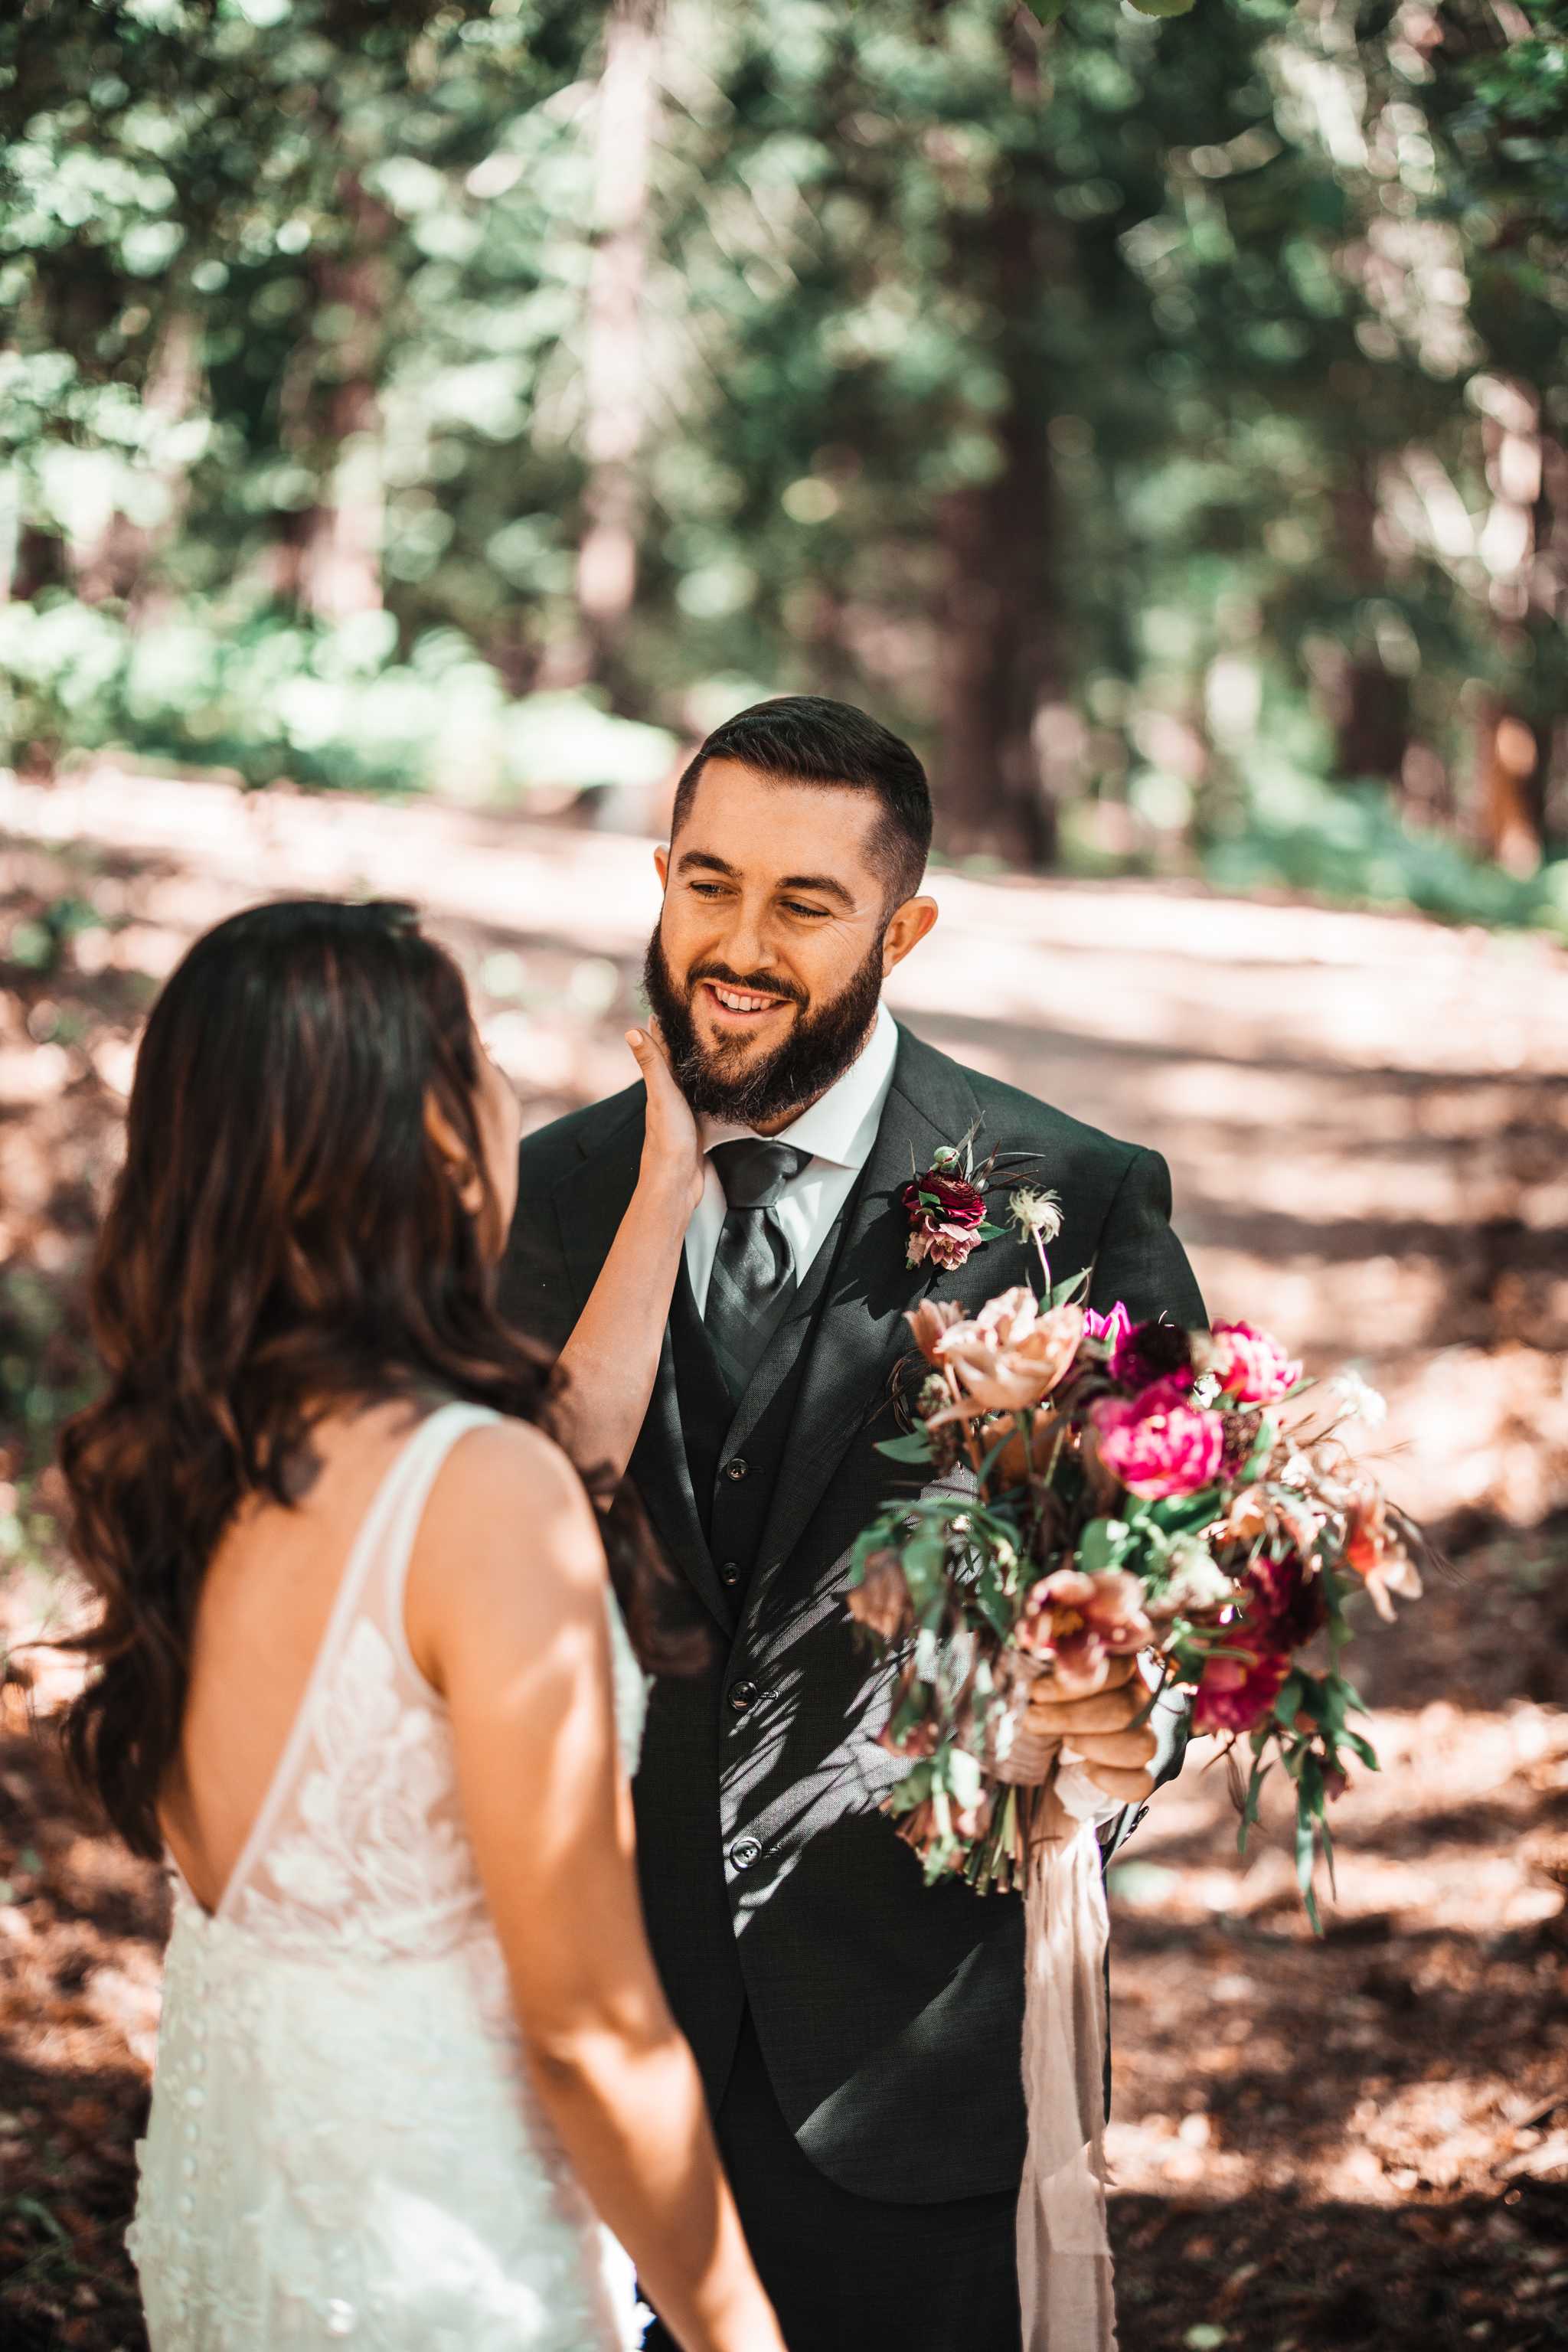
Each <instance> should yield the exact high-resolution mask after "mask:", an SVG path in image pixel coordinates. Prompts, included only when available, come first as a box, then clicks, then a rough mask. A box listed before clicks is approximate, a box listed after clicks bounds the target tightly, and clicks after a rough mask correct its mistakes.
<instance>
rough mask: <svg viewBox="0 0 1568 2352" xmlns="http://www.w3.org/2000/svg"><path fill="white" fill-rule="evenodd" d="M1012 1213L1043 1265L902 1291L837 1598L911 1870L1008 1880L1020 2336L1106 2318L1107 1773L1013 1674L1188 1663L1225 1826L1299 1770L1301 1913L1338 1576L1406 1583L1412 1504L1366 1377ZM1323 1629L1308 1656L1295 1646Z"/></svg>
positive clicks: (1326, 1732)
mask: <svg viewBox="0 0 1568 2352" xmlns="http://www.w3.org/2000/svg"><path fill="white" fill-rule="evenodd" d="M1012 1213H1013V1215H1014V1217H1015V1219H1016V1222H1017V1223H1020V1224H1021V1225H1022V1226H1023V1227H1024V1229H1025V1230H1026V1232H1028V1233H1030V1234H1032V1235H1033V1237H1034V1239H1035V1242H1036V1244H1037V1248H1038V1251H1039V1256H1040V1265H1041V1272H1042V1277H1043V1281H1042V1288H1041V1291H1040V1293H1039V1294H1037V1292H1036V1291H1035V1290H1034V1289H1032V1288H1029V1287H1027V1286H1020V1287H1018V1288H1016V1289H1012V1290H1007V1291H1005V1292H1004V1293H1003V1294H1002V1295H1001V1296H1000V1297H996V1298H993V1299H991V1300H989V1301H988V1302H987V1304H986V1305H985V1306H984V1307H982V1308H981V1309H980V1311H979V1313H978V1314H975V1315H973V1316H968V1315H965V1314H964V1313H963V1310H962V1309H961V1308H959V1307H956V1306H953V1305H951V1304H939V1303H936V1302H933V1301H927V1302H925V1303H924V1304H922V1305H921V1307H917V1308H915V1309H914V1310H913V1312H912V1313H911V1314H910V1317H909V1321H910V1327H911V1328H912V1330H913V1334H914V1340H915V1345H916V1347H917V1348H918V1349H919V1352H920V1355H921V1357H922V1358H923V1359H924V1363H925V1370H924V1374H923V1377H922V1378H921V1383H920V1386H919V1390H918V1393H917V1395H916V1397H915V1401H914V1414H913V1418H914V1423H915V1425H914V1427H913V1428H912V1430H911V1431H910V1433H908V1434H906V1435H904V1436H900V1437H898V1438H894V1439H891V1440H889V1442H888V1443H887V1444H884V1445H883V1446H882V1448H881V1451H882V1452H883V1453H884V1454H890V1455H892V1457H893V1458H894V1459H895V1460H897V1461H900V1462H905V1463H908V1464H910V1465H911V1468H913V1467H914V1466H915V1465H920V1466H921V1468H922V1469H923V1470H924V1473H925V1481H926V1491H925V1492H924V1493H923V1494H922V1495H921V1496H920V1497H919V1498H911V1499H910V1500H907V1501H902V1502H896V1503H893V1504H891V1505H889V1507H888V1508H887V1509H885V1510H884V1511H882V1512H881V1513H880V1514H879V1517H877V1518H876V1520H875V1521H874V1522H873V1523H872V1525H871V1526H870V1527H868V1528H867V1529H866V1530H865V1532H864V1533H863V1534H862V1535H861V1537H860V1538H859V1539H858V1543H857V1545H856V1548H855V1551H854V1555H853V1563H852V1569H851V1591H850V1593H849V1602H848V1605H849V1608H850V1610H851V1611H852V1612H853V1613H854V1615H855V1616H856V1617H857V1618H858V1620H859V1621H860V1622H862V1623H863V1624H864V1625H866V1626H868V1628H870V1629H871V1631H872V1632H873V1633H875V1634H876V1635H877V1636H878V1637H879V1640H880V1641H881V1642H883V1643H886V1644H887V1645H889V1648H890V1649H892V1650H893V1651H894V1652H895V1654H897V1657H898V1660H899V1672H898V1677H897V1681H896V1685H895V1688H894V1695H893V1701H892V1707H891V1712H890V1714H889V1720H888V1725H887V1727H886V1730H885V1731H884V1733H883V1735H882V1738H883V1743H884V1745H885V1746H886V1747H888V1748H889V1749H891V1750H892V1751H893V1753H894V1754H895V1755H898V1756H900V1757H904V1758H907V1759H909V1769H908V1772H907V1773H906V1774H905V1776H904V1777H903V1779H902V1780H900V1782H899V1784H898V1785H897V1787H896V1788H895V1789H894V1790H893V1792H892V1794H891V1796H890V1797H889V1800H888V1801H887V1802H888V1810H889V1811H890V1812H891V1813H893V1814H894V1815H895V1817H896V1818H897V1821H898V1823H899V1829H900V1834H901V1835H902V1836H903V1837H904V1838H906V1839H907V1840H908V1842H909V1843H910V1845H912V1846H913V1847H914V1849H915V1850H916V1852H917V1853H919V1854H920V1855H921V1859H922V1861H923V1863H924V1864H925V1869H926V1874H927V1877H928V1879H932V1880H933V1879H935V1878H937V1877H939V1876H942V1875H943V1874H947V1873H950V1872H955V1873H958V1874H962V1875H963V1877H965V1878H967V1879H968V1880H969V1882H970V1883H971V1885H973V1886H974V1887H975V1888H976V1889H977V1890H978V1891H980V1892H982V1893H984V1892H985V1891H986V1890H988V1889H991V1888H998V1889H1001V1888H1008V1887H1021V1888H1023V1889H1024V1890H1025V1894H1026V1942H1027V1951H1028V1962H1027V1968H1028V1978H1027V2014H1026V2032H1025V2052H1024V2072H1025V2083H1026V2091H1027V2093H1028V2095H1029V2115H1030V2158H1029V2169H1028V2172H1027V2174H1026V2179H1025V2190H1024V2199H1023V2202H1022V2204H1021V2206H1020V2225H1019V2260H1020V2276H1021V2279H1022V2281H1023V2283H1024V2288H1025V2303H1024V2308H1025V2312H1026V2345H1027V2347H1029V2352H1047V2347H1049V2352H1091V2347H1096V2346H1109V2345H1111V2344H1113V2343H1114V2340H1115V2338H1114V2319H1113V2315H1112V2305H1111V2301H1110V2255H1109V2250H1108V2247H1107V2244H1106V2241H1105V2235H1104V2218H1103V2179H1104V2174H1103V2162H1102V2155H1101V2125H1102V2092H1101V2079H1102V2069H1103V2050H1104V2032H1105V2021H1104V2009H1103V1999H1104V1996H1103V1982H1102V1968H1103V1958H1104V1950H1105V1942H1106V1934H1107V1926H1106V1919H1105V1910H1104V1898H1103V1894H1102V1892H1101V1887H1100V1857H1099V1848H1098V1843H1097V1841H1096V1838H1095V1834H1094V1817H1095V1815H1096V1813H1097V1812H1098V1813H1100V1814H1103V1813H1104V1812H1105V1811H1107V1806H1106V1804H1105V1801H1104V1800H1103V1798H1102V1797H1101V1796H1100V1791H1099V1790H1097V1789H1096V1788H1095V1786H1094V1784H1093V1782H1092V1780H1089V1776H1088V1774H1087V1772H1086V1771H1085V1769H1084V1766H1083V1762H1082V1759H1077V1758H1075V1756H1074V1755H1073V1752H1072V1750H1071V1748H1070V1745H1067V1744H1062V1743H1059V1742H1056V1741H1049V1740H1047V1739H1046V1738H1042V1736H1041V1735H1039V1734H1038V1733H1037V1731H1035V1730H1034V1729H1033V1728H1032V1727H1031V1726H1030V1723H1029V1719H1028V1717H1029V1709H1028V1700H1029V1694H1030V1691H1031V1690H1032V1689H1033V1688H1034V1687H1035V1686H1036V1685H1037V1684H1038V1683H1039V1682H1040V1680H1041V1678H1042V1677H1049V1678H1050V1683H1051V1685H1052V1687H1053V1693H1054V1695H1055V1696H1061V1697H1068V1698H1071V1697H1079V1696H1091V1695H1092V1694H1093V1693H1095V1692H1096V1691H1098V1690H1100V1688H1101V1687H1103V1685H1104V1684H1105V1682H1106V1680H1107V1677H1108V1675H1109V1674H1110V1666H1111V1661H1112V1660H1113V1659H1115V1658H1117V1657H1119V1656H1124V1655H1126V1654H1130V1653H1131V1654H1136V1655H1137V1657H1138V1658H1139V1660H1140V1662H1141V1664H1142V1666H1143V1668H1144V1670H1145V1675H1146V1679H1147V1681H1148V1682H1149V1684H1150V1685H1151V1695H1150V1701H1149V1704H1150V1706H1151V1707H1152V1705H1153V1704H1154V1697H1155V1695H1156V1693H1157V1691H1158V1690H1160V1689H1162V1688H1165V1687H1169V1686H1172V1685H1184V1686H1185V1687H1186V1688H1187V1690H1189V1691H1190V1693H1191V1694H1192V1722H1193V1727H1194V1730H1196V1731H1200V1732H1215V1733H1219V1734H1221V1735H1223V1736H1224V1737H1225V1738H1226V1739H1227V1740H1228V1741H1229V1743H1230V1746H1231V1748H1233V1749H1236V1748H1240V1749H1241V1752H1242V1754H1243V1755H1244V1756H1246V1757H1247V1758H1248V1759H1249V1769H1247V1774H1246V1779H1245V1783H1244V1794H1243V1798H1242V1811H1241V1824H1240V1831H1239V1843H1240V1844H1241V1845H1242V1847H1243V1849H1244V1850H1245V1845H1246V1840H1247V1829H1248V1827H1249V1825H1250V1824H1251V1823H1252V1822H1254V1821H1255V1820H1256V1817H1257V1808H1258V1794H1259V1790H1260V1789H1261V1787H1262V1784H1263V1781H1264V1780H1265V1778H1266V1777H1267V1775H1268V1773H1269V1772H1270V1771H1271V1770H1273V1769H1275V1768H1276V1767H1278V1768H1279V1769H1280V1770H1282V1771H1283V1772H1284V1773H1285V1774H1287V1775H1288V1776H1289V1779H1290V1780H1292V1781H1293V1782H1294V1784H1295V1790H1296V1821H1297V1829H1296V1859H1297V1869H1298V1875H1299V1878H1300V1886H1301V1891H1302V1895H1303V1898H1304V1900H1305V1902H1306V1905H1307V1908H1308V1912H1309V1915H1310V1917H1311V1919H1312V1922H1313V1925H1314V1927H1316V1925H1317V1911H1316V1905H1315V1899H1314V1894H1313V1879H1314V1872H1315V1864H1316V1863H1317V1859H1318V1857H1319V1855H1320V1854H1321V1855H1322V1856H1323V1857H1324V1859H1325V1860H1326V1862H1327V1864H1328V1867H1329V1870H1330V1874H1331V1873H1332V1844H1331V1836H1330V1832H1329V1827H1328V1822H1327V1818H1326V1808H1327V1804H1328V1801H1329V1800H1330V1799H1331V1797H1332V1796H1334V1795H1335V1794H1337V1793H1338V1791H1339V1790H1341V1789H1342V1788H1343V1786H1344V1784H1345V1780H1346V1775H1347V1771H1348V1769H1349V1768H1350V1766H1351V1765H1352V1763H1358V1762H1359V1763H1361V1764H1363V1765H1365V1766H1367V1767H1369V1768H1372V1769H1375V1766H1376V1760H1377V1759H1376V1758H1375V1756H1374V1754H1373V1749H1372V1748H1371V1747H1370V1745H1369V1744H1368V1742H1367V1740H1366V1739H1365V1738H1363V1735H1362V1734H1361V1733H1360V1732H1359V1731H1357V1730H1356V1729H1355V1728H1354V1726H1353V1723H1352V1717H1354V1716H1355V1715H1356V1714H1357V1713H1358V1712H1361V1711H1362V1709H1361V1701H1360V1700H1359V1698H1358V1697H1357V1695H1356V1693H1355V1691H1354V1689H1353V1687H1352V1685H1351V1684H1350V1683H1349V1682H1348V1681H1347V1680H1346V1679H1345V1677H1344V1675H1343V1674H1342V1672H1341V1670H1340V1656H1341V1653H1342V1647H1343V1644H1344V1642H1345V1640H1346V1638H1347V1634H1348V1627H1347V1622H1346V1614H1345V1604H1346V1601H1347V1600H1348V1599H1349V1597H1350V1596H1351V1595H1352V1593H1353V1592H1355V1591H1360V1590H1364V1591H1366V1592H1367V1593H1368V1594H1369V1595H1370V1597H1371V1600H1372V1602H1373V1606H1374V1607H1375V1608H1376V1609H1377V1610H1378V1612H1380V1613H1381V1614H1382V1615H1383V1616H1384V1617H1390V1616H1392V1614H1393V1599H1392V1597H1391V1596H1394V1595H1405V1596H1408V1597H1411V1598H1415V1597H1416V1596H1417V1595H1418V1594H1419V1592H1420V1590H1421V1587H1420V1582H1419V1579H1418V1576H1417V1572H1416V1568H1415V1553H1416V1552H1417V1551H1418V1549H1419V1548H1420V1547H1419V1538H1418V1537H1417V1535H1416V1532H1415V1528H1413V1527H1412V1526H1411V1525H1410V1523H1409V1522H1408V1521H1407V1520H1406V1519H1405V1518H1404V1517H1402V1515H1401V1514H1400V1513H1399V1512H1398V1511H1397V1510H1396V1509H1395V1508H1394V1507H1393V1506H1392V1505H1391V1504H1390V1502H1389V1501H1388V1500H1387V1498H1386V1497H1385V1496H1384V1494H1383V1492H1382V1490H1381V1488H1380V1487H1379V1486H1378V1484H1377V1482H1376V1480H1375V1479H1374V1478H1373V1476H1372V1475H1371V1474H1370V1473H1369V1472H1368V1471H1367V1470H1366V1469H1365V1468H1364V1467H1363V1466H1362V1465H1359V1464H1358V1463H1357V1462H1356V1461H1355V1460H1354V1459H1353V1457H1352V1454H1351V1453H1350V1451H1349V1450H1348V1448H1347V1446H1346V1444H1345V1443H1344V1439H1343V1435H1342V1430H1343V1427H1344V1424H1345V1423H1348V1422H1350V1421H1351V1420H1352V1419H1353V1418H1355V1417H1356V1415H1357V1413H1358V1412H1363V1413H1368V1414H1370V1412H1372V1410H1373V1408H1374V1406H1375V1405H1376V1404H1379V1403H1381V1400H1375V1399H1374V1396H1373V1391H1370V1390H1367V1389H1366V1388H1365V1385H1364V1383H1363V1382H1361V1381H1359V1380H1358V1379H1357V1377H1356V1376H1355V1375H1354V1374H1349V1373H1347V1374H1342V1375H1340V1376H1339V1378H1338V1379H1337V1380H1335V1381H1330V1382H1329V1383H1328V1384H1327V1386H1326V1389H1325V1390H1324V1391H1323V1401H1322V1402H1321V1403H1315V1402H1314V1401H1313V1400H1312V1398H1311V1394H1310V1392H1311V1391H1312V1389H1313V1387H1314V1385H1315V1384H1313V1383H1310V1382H1308V1381H1304V1380H1303V1379H1302V1376H1301V1367H1300V1364H1299V1363H1297V1362H1295V1361H1293V1360H1291V1359H1290V1357H1289V1355H1288V1353H1287V1351H1286V1350H1285V1349H1283V1348H1282V1347H1281V1346H1280V1345H1279V1342H1278V1341H1277V1340H1275V1339H1271V1338H1270V1337H1269V1336H1268V1334H1267V1333H1266V1332H1262V1331H1258V1330H1255V1329H1253V1328H1252V1327H1251V1326H1250V1325H1248V1324H1246V1323H1220V1324H1217V1325H1216V1326H1215V1328H1214V1329H1213V1330H1212V1331H1186V1330H1182V1329H1178V1328H1175V1327H1173V1326H1172V1325H1170V1324H1168V1323H1164V1322H1162V1321H1151V1322H1144V1323H1133V1322H1132V1321H1131V1318H1129V1316H1128V1314H1127V1312H1126V1310H1125V1308H1124V1307H1121V1306H1117V1307H1112V1308H1111V1310H1110V1313H1109V1314H1103V1315H1100V1314H1096V1313H1094V1312H1093V1311H1092V1310H1091V1309H1089V1308H1088V1307H1086V1306H1085V1305H1084V1304H1083V1303H1082V1299H1083V1295H1084V1294H1085V1292H1086V1291H1087V1289H1088V1284H1089V1276H1088V1274H1087V1273H1084V1274H1080V1275H1078V1276H1074V1277H1072V1278H1071V1279H1069V1280H1068V1281H1065V1282H1061V1283H1058V1284H1056V1285H1054V1286H1053V1284H1052V1282H1051V1277H1050V1267H1049V1263H1048V1260H1047V1256H1046V1250H1045V1244H1046V1242H1047V1239H1049V1238H1053V1237H1054V1233H1055V1230H1056V1216H1057V1213H1056V1209H1055V1204H1054V1200H1053V1197H1052V1196H1051V1195H1050V1194H1048V1193H1040V1192H1030V1191H1019V1192H1015V1193H1014V1195H1013V1199H1012ZM1319 1636H1322V1637H1324V1638H1323V1640H1322V1642H1321V1644H1320V1646H1319V1650H1318V1652H1317V1658H1318V1662H1317V1663H1316V1664H1314V1663H1311V1662H1310V1654H1309V1645H1311V1644H1313V1643H1318V1637H1319ZM1074 2257H1078V2258H1079V2259H1078V2260H1076V2261H1075V2260H1074V2259H1073V2258H1074Z"/></svg>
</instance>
